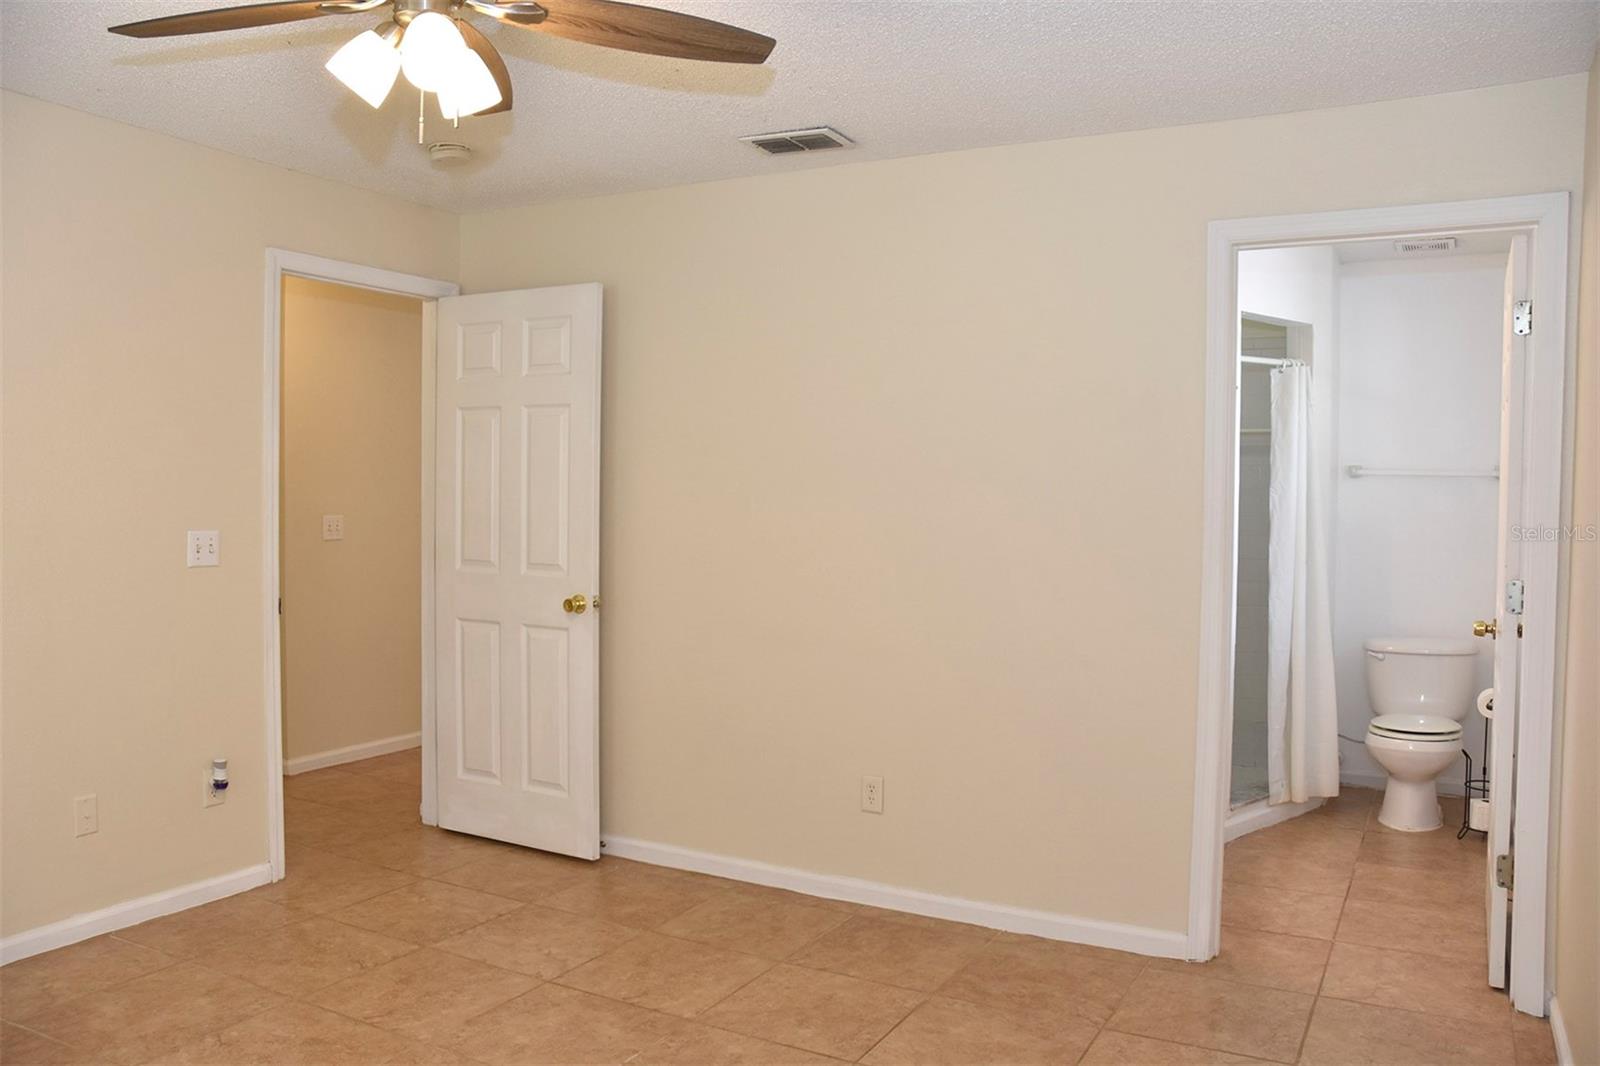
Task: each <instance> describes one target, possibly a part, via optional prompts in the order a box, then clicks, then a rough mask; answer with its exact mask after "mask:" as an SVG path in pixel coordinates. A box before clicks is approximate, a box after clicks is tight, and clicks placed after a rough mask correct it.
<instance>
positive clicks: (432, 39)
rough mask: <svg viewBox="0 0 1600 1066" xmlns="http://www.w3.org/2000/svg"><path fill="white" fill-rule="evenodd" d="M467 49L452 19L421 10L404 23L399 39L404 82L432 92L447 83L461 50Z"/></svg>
mask: <svg viewBox="0 0 1600 1066" xmlns="http://www.w3.org/2000/svg"><path fill="white" fill-rule="evenodd" d="M469 51H470V50H469V49H468V48H467V42H466V41H464V40H462V39H461V31H460V30H458V29H456V24H455V20H454V19H452V18H450V16H448V15H441V14H440V13H439V12H437V11H424V12H422V13H421V14H420V15H417V16H416V17H415V18H413V19H412V20H411V21H410V22H409V23H407V24H406V35H405V36H404V37H402V38H401V39H400V69H401V71H402V72H404V74H405V76H406V81H409V82H410V83H411V84H412V85H415V86H416V87H417V88H419V89H421V90H422V91H423V92H427V93H436V92H439V91H440V90H441V89H444V88H447V87H448V86H449V85H450V81H451V78H452V77H453V76H454V74H455V72H456V68H457V66H458V65H459V64H460V62H461V53H462V52H469Z"/></svg>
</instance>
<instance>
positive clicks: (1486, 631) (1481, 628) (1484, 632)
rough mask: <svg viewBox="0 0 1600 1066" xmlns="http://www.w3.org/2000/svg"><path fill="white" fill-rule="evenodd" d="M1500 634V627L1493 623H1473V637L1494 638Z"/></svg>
mask: <svg viewBox="0 0 1600 1066" xmlns="http://www.w3.org/2000/svg"><path fill="white" fill-rule="evenodd" d="M1499 633H1500V627H1499V626H1498V625H1496V624H1495V623H1493V622H1474V623H1472V635H1473V636H1475V637H1494V636H1498V635H1499Z"/></svg>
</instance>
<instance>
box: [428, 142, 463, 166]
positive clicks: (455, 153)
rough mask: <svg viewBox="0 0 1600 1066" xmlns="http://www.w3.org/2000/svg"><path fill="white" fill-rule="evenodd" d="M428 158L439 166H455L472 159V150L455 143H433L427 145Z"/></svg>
mask: <svg viewBox="0 0 1600 1066" xmlns="http://www.w3.org/2000/svg"><path fill="white" fill-rule="evenodd" d="M428 157H429V158H430V159H432V160H433V161H434V162H435V163H437V164H439V165H440V166H456V165H459V164H461V163H465V162H466V161H467V160H468V159H471V158H472V149H471V148H468V147H467V146H466V145H464V144H457V143H456V142H455V141H435V142H434V143H432V144H430V145H428Z"/></svg>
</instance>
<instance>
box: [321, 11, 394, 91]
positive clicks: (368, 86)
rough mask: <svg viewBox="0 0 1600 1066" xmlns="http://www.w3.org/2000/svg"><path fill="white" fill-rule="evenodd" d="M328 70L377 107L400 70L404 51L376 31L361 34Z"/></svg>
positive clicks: (342, 50) (331, 60) (334, 58)
mask: <svg viewBox="0 0 1600 1066" xmlns="http://www.w3.org/2000/svg"><path fill="white" fill-rule="evenodd" d="M327 69H328V73H329V74H332V75H333V76H334V77H335V78H338V79H339V80H340V81H342V82H344V84H345V87H346V88H348V89H349V90H350V91H351V92H353V93H355V94H356V95H357V96H359V97H361V99H363V100H365V101H366V102H367V103H369V104H371V105H372V106H373V107H381V106H382V105H383V101H384V100H385V99H387V98H388V96H389V90H390V89H392V88H394V79H395V78H396V77H397V76H398V75H399V73H400V53H399V52H396V51H395V49H394V46H393V45H391V44H390V43H389V42H388V41H385V40H384V39H383V38H382V37H379V36H378V35H377V34H376V33H375V32H373V31H372V30H368V31H366V32H365V33H362V34H358V35H357V36H355V37H354V38H352V39H351V40H350V42H349V43H348V44H346V45H345V46H344V47H343V48H341V49H339V50H338V51H337V52H335V53H333V58H332V59H330V60H328V62H327Z"/></svg>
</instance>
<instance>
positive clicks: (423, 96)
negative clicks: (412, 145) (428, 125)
mask: <svg viewBox="0 0 1600 1066" xmlns="http://www.w3.org/2000/svg"><path fill="white" fill-rule="evenodd" d="M427 116H428V94H427V93H425V92H423V91H422V90H420V89H418V90H417V143H418V144H422V143H424V139H423V136H422V130H423V124H424V123H425V122H426V121H427Z"/></svg>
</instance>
